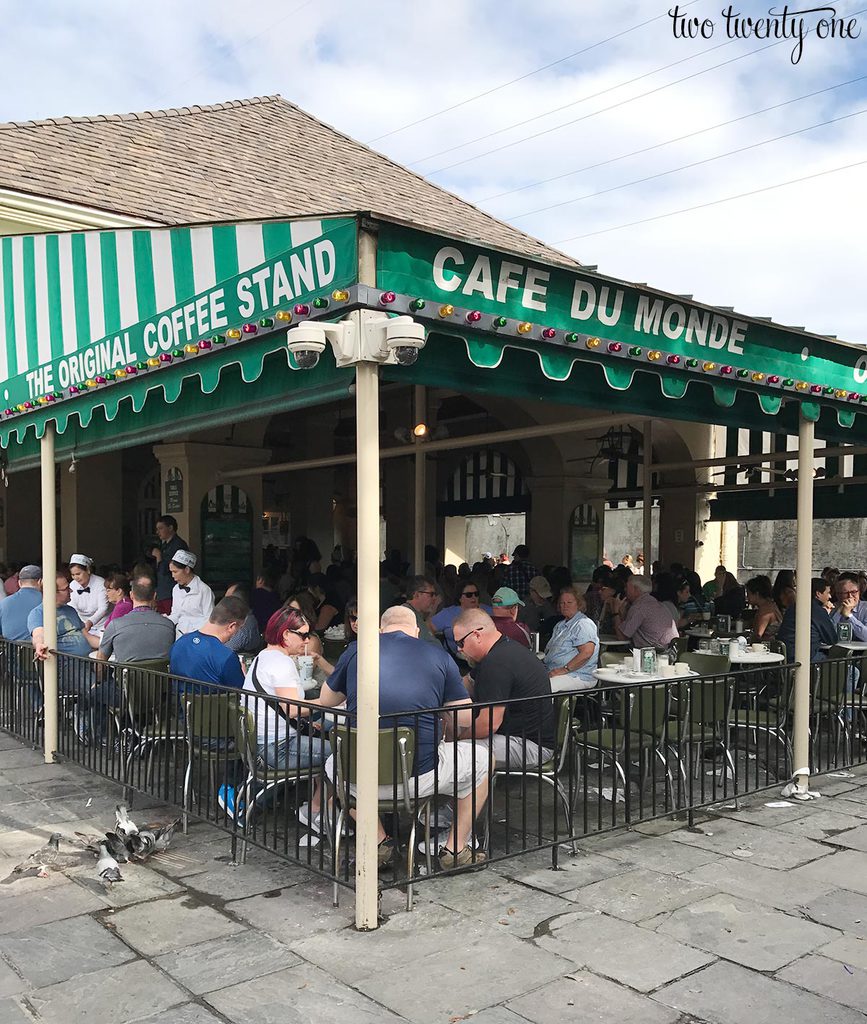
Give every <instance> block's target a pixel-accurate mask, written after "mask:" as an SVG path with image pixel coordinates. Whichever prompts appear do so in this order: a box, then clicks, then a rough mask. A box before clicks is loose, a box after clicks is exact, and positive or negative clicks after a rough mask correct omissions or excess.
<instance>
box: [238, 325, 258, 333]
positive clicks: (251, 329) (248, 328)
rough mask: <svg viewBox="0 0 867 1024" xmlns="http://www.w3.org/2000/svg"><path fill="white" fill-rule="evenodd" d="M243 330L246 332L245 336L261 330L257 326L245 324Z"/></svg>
mask: <svg viewBox="0 0 867 1024" xmlns="http://www.w3.org/2000/svg"><path fill="white" fill-rule="evenodd" d="M241 330H242V331H243V332H244V334H255V333H256V331H258V330H259V328H258V327H257V326H256V325H255V324H244V326H243V327H242V328H241Z"/></svg>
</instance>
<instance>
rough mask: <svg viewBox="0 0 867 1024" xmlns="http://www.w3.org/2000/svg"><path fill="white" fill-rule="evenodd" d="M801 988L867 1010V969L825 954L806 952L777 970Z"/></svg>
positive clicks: (779, 974) (780, 975) (785, 978)
mask: <svg viewBox="0 0 867 1024" xmlns="http://www.w3.org/2000/svg"><path fill="white" fill-rule="evenodd" d="M777 977H778V978H780V979H782V980H783V981H788V982H789V983H790V984H792V985H797V987H798V988H805V989H807V991H809V992H815V993H816V994H817V995H820V996H825V997H827V998H828V999H830V1000H832V1002H835V1003H841V1004H842V1005H843V1006H851V1007H852V1009H853V1010H861V1012H862V1013H864V1012H867V971H865V970H864V969H863V968H862V967H852V966H850V965H848V964H847V965H844V964H842V963H840V961H839V960H829V959H827V958H826V957H824V956H805V957H804V958H803V959H802V960H796V961H795V963H793V964H789V966H788V967H784V968H783V969H782V970H781V971H779V972H778V973H777Z"/></svg>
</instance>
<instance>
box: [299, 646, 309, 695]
mask: <svg viewBox="0 0 867 1024" xmlns="http://www.w3.org/2000/svg"><path fill="white" fill-rule="evenodd" d="M298 675H300V676H301V682H302V683H303V684H305V687H304V688H305V689H307V686H306V684H307V683H309V682H311V681H312V679H313V655H312V654H299V655H298Z"/></svg>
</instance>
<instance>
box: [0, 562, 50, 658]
mask: <svg viewBox="0 0 867 1024" xmlns="http://www.w3.org/2000/svg"><path fill="white" fill-rule="evenodd" d="M18 586H19V590H17V591H16V592H15V593H14V594H12V595H11V596H10V597H7V598H6V600H5V601H3V602H0V636H2V637H3V638H4V639H5V640H17V641H18V642H22V641H24V640H29V639H30V630H29V629H28V628H27V617H28V616H29V615H30V613H31V612H32V611H33V609H34V608H35V607H36V606H37V605H38V604H41V603H42V570H41V569H40V568H39V566H38V565H25V566H24V568H23V569H21V570H20V571H19V573H18Z"/></svg>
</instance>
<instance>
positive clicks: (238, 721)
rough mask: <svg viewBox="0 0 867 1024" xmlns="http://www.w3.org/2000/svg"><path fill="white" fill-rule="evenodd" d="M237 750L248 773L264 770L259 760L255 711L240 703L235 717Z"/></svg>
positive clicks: (252, 773)
mask: <svg viewBox="0 0 867 1024" xmlns="http://www.w3.org/2000/svg"><path fill="white" fill-rule="evenodd" d="M235 750H236V751H237V753H238V755H239V756H240V758H241V760H242V761H243V762H244V767H245V768H246V770H247V772H248V774H250V775H254V774H256V772H259V773H260V774H261V772H262V771H263V768H262V765H261V763H260V762H259V760H258V749H257V744H256V720H255V718H254V717H253V712H252V711H251V710H250V709H249V708H248V707H245V706H243V705H242V704H240V702H239V704H238V714H237V716H236V717H235Z"/></svg>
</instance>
